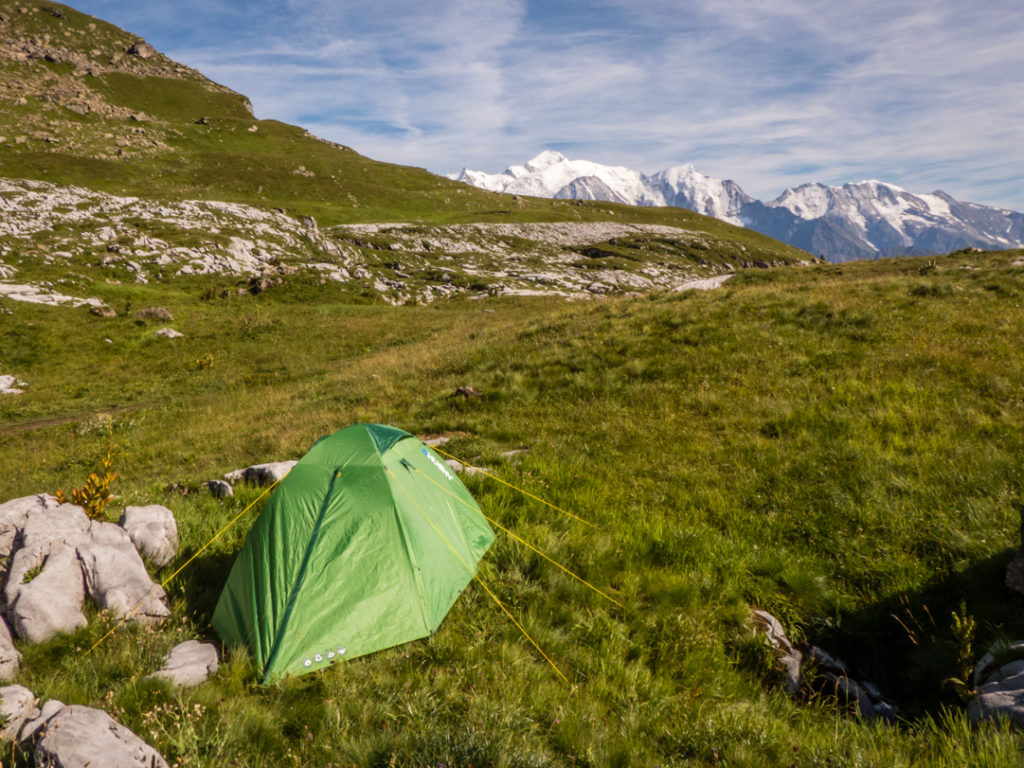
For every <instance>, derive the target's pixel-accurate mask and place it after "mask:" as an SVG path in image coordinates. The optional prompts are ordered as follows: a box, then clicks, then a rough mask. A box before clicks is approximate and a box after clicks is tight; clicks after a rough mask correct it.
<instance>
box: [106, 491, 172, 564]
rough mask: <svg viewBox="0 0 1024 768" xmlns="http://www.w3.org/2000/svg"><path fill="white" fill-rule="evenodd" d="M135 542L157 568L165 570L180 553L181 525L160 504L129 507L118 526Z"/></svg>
mask: <svg viewBox="0 0 1024 768" xmlns="http://www.w3.org/2000/svg"><path fill="white" fill-rule="evenodd" d="M117 524H118V525H120V526H121V527H122V528H124V530H125V531H126V532H127V533H128V536H129V538H131V540H132V543H133V544H134V545H135V547H136V549H138V550H139V552H140V553H142V554H143V555H145V556H146V557H147V558H148V559H149V561H150V562H151V563H152V564H153V565H154V566H156V567H157V568H163V567H164V566H165V565H167V564H168V563H169V562H171V560H173V559H174V556H175V555H176V554H177V553H178V523H177V521H176V520H175V519H174V513H173V512H171V510H169V509H168V508H167V507H164V506H161V505H159V504H150V505H148V506H145V507H125V509H124V514H122V515H121V519H120V520H119V521H118V523H117Z"/></svg>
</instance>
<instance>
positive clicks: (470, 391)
mask: <svg viewBox="0 0 1024 768" xmlns="http://www.w3.org/2000/svg"><path fill="white" fill-rule="evenodd" d="M459 396H462V397H464V398H466V399H467V400H468V399H469V398H471V397H483V395H481V394H480V392H479V391H477V389H476V387H471V386H469V385H468V384H467V385H465V386H462V387H459V388H458V389H456V390H455V393H454V394H453V395H452V397H459Z"/></svg>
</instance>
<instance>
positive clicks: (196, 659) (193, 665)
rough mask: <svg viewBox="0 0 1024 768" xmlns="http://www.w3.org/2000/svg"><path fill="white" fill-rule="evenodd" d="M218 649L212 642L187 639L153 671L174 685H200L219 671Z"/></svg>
mask: <svg viewBox="0 0 1024 768" xmlns="http://www.w3.org/2000/svg"><path fill="white" fill-rule="evenodd" d="M218 666H219V662H218V659H217V649H216V648H215V647H214V646H213V645H212V644H210V643H200V642H199V641H198V640H186V641H185V642H184V643H181V644H179V645H176V646H174V648H172V649H171V652H170V653H169V654H167V658H165V659H164V665H163V666H162V667H161V668H160V669H158V670H157V671H156V672H154V673H153V677H163V678H166V679H168V680H170V681H171V682H172V683H174V685H178V686H181V685H199V684H200V683H201V682H203V681H204V680H205V679H206V678H208V677H209V676H210V675H212V674H213V673H214V672H216V671H217V667H218Z"/></svg>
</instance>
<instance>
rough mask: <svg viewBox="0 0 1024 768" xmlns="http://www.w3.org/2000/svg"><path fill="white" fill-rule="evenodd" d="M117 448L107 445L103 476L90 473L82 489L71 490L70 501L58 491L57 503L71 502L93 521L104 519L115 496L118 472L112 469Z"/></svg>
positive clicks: (111, 444) (110, 444) (103, 462)
mask: <svg viewBox="0 0 1024 768" xmlns="http://www.w3.org/2000/svg"><path fill="white" fill-rule="evenodd" d="M116 447H117V446H115V445H114V444H113V443H108V444H107V451H106V453H105V454H104V456H103V461H102V464H103V469H102V475H101V474H97V473H96V472H90V473H89V476H88V477H87V478H86V479H85V484H84V485H83V486H82V487H81V488H72V489H71V498H70V499H68V497H67V494H65V493H64V491H63V490H60V489H58V490H57V493H56V494H54V495H55V496H56V497H57V501H59V502H60V503H61V504H67V503H68V502H69V501H70V502H71V503H72V504H77V505H78V506H80V507H81V508H82V509H84V510H85V514H87V515H88V516H89V518H90V519H92V520H97V519H99V518H101V517H103V514H104V512H105V511H106V509H107V504H109V503H110V501H111V500H112V499H113V498H114V496H113V494H111V493H110V486H111V484H112V483H113V482H114V480H116V479H117V472H114V471H113V469H112V467H113V465H114V456H113V454H114V449H115V448H116Z"/></svg>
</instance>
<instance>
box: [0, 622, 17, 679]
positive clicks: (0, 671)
mask: <svg viewBox="0 0 1024 768" xmlns="http://www.w3.org/2000/svg"><path fill="white" fill-rule="evenodd" d="M20 669H21V654H20V653H18V649H17V648H15V647H14V640H12V639H11V630H10V629H8V628H7V622H6V621H4V620H3V618H0V680H13V679H14V678H16V677H17V676H18V672H19V670H20Z"/></svg>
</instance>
